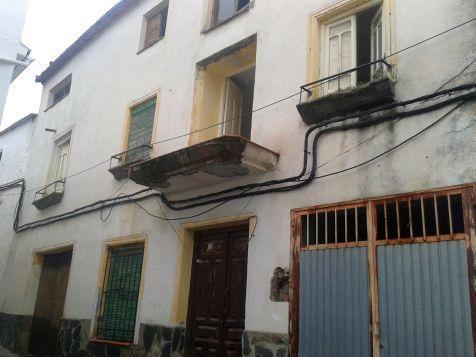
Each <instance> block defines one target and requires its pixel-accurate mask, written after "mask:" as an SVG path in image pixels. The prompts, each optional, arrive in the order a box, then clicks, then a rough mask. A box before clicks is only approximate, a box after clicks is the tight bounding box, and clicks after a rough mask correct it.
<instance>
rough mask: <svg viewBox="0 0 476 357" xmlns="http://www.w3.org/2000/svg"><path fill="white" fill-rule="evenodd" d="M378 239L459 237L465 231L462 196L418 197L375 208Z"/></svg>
mask: <svg viewBox="0 0 476 357" xmlns="http://www.w3.org/2000/svg"><path fill="white" fill-rule="evenodd" d="M375 214H376V225H377V240H379V241H395V240H406V239H407V240H408V239H427V238H430V237H435V238H442V237H449V238H452V237H456V235H457V234H459V233H464V232H465V227H464V215H463V199H462V195H461V193H451V192H446V193H438V194H427V195H417V196H411V197H406V198H401V199H393V200H385V201H383V202H379V203H377V204H376V205H375Z"/></svg>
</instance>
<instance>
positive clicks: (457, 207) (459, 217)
mask: <svg viewBox="0 0 476 357" xmlns="http://www.w3.org/2000/svg"><path fill="white" fill-rule="evenodd" d="M450 202H451V219H452V223H453V233H464V215H463V199H462V197H461V195H451V196H450Z"/></svg>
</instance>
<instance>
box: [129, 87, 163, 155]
mask: <svg viewBox="0 0 476 357" xmlns="http://www.w3.org/2000/svg"><path fill="white" fill-rule="evenodd" d="M156 105H157V98H156V97H155V96H154V97H153V98H150V99H147V100H145V101H143V102H141V103H139V104H137V105H135V106H133V107H132V108H130V109H129V110H130V114H129V123H128V129H127V136H126V140H127V142H126V145H125V147H126V148H125V150H124V151H126V152H125V154H124V158H123V160H124V162H125V163H132V162H137V161H141V160H146V159H148V158H149V157H150V145H151V142H152V133H153V130H154V119H155V112H156Z"/></svg>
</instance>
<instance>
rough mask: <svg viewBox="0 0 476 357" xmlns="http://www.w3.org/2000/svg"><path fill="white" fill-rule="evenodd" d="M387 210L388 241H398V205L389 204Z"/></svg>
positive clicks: (394, 203)
mask: <svg viewBox="0 0 476 357" xmlns="http://www.w3.org/2000/svg"><path fill="white" fill-rule="evenodd" d="M386 208H387V231H388V232H387V234H388V239H398V223H397V203H396V202H389V203H387V205H386Z"/></svg>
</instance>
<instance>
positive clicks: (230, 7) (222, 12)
mask: <svg viewBox="0 0 476 357" xmlns="http://www.w3.org/2000/svg"><path fill="white" fill-rule="evenodd" d="M249 5H250V0H207V10H208V14H206V17H207V18H206V20H207V21H206V24H205V28H212V27H214V26H216V25H219V24H221V23H223V22H225V21H226V20H228V19H230V18H232V17H233V16H235V15H236V14H238V13H239V12H240V11H242V10H244V9H247V8H248V7H249Z"/></svg>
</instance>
